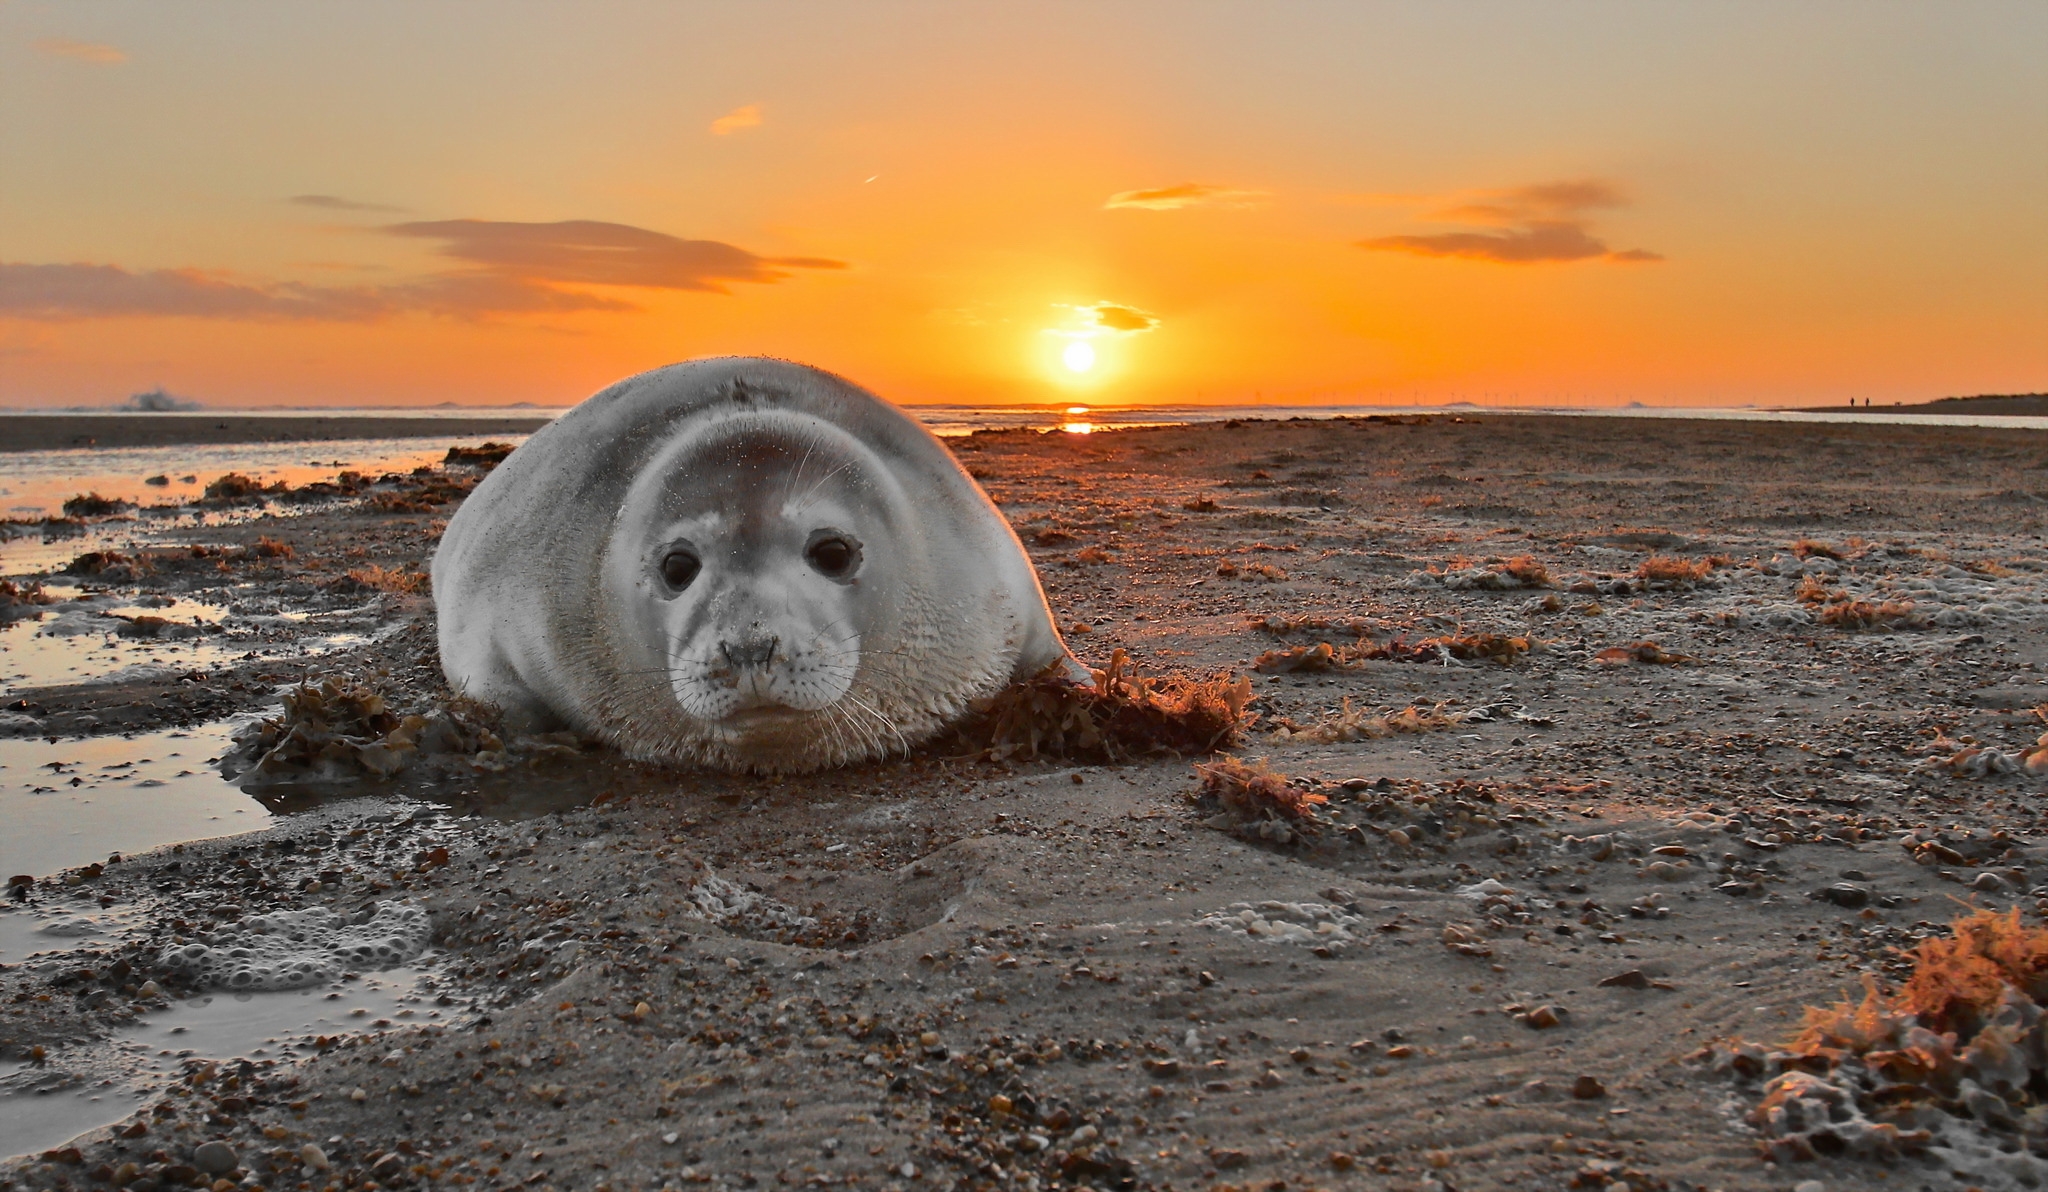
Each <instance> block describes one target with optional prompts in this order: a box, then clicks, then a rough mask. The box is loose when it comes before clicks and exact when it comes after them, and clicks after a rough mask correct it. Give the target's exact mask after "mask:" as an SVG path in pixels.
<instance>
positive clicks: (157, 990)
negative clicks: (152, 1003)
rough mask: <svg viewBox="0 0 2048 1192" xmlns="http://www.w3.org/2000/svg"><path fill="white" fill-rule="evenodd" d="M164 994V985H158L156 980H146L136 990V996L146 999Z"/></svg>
mask: <svg viewBox="0 0 2048 1192" xmlns="http://www.w3.org/2000/svg"><path fill="white" fill-rule="evenodd" d="M163 995H164V991H163V987H162V986H161V985H158V984H157V983H156V982H154V981H144V982H143V983H142V988H140V989H138V990H136V991H135V996H136V997H139V998H142V999H143V1000H145V1001H147V1000H148V999H150V998H154V997H162V996H163Z"/></svg>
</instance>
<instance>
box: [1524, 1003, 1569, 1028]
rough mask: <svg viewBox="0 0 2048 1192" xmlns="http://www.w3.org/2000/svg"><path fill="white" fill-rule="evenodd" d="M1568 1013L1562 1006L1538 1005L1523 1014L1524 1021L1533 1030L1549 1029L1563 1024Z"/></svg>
mask: <svg viewBox="0 0 2048 1192" xmlns="http://www.w3.org/2000/svg"><path fill="white" fill-rule="evenodd" d="M1566 1013H1567V1011H1566V1010H1565V1009H1564V1008H1563V1007H1562V1006H1538V1007H1536V1008H1535V1009H1534V1010H1531V1011H1529V1012H1528V1013H1527V1014H1525V1015H1523V1016H1522V1023H1523V1025H1525V1026H1527V1027H1528V1028H1529V1029H1530V1030H1532V1031H1547V1030H1549V1029H1550V1028H1551V1027H1554V1026H1563V1025H1564V1018H1565V1014H1566Z"/></svg>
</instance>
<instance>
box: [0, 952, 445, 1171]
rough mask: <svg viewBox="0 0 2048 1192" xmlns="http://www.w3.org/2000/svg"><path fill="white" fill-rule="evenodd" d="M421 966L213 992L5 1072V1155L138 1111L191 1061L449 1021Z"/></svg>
mask: <svg viewBox="0 0 2048 1192" xmlns="http://www.w3.org/2000/svg"><path fill="white" fill-rule="evenodd" d="M431 984H432V976H431V974H430V973H429V972H428V971H427V970H426V969H424V968H422V967H419V966H417V965H414V966H408V967H405V968H397V969H392V970H390V971H388V972H381V973H372V974H368V975H365V976H363V977H361V978H352V979H344V980H342V981H337V982H334V983H333V984H330V985H327V986H325V987H323V988H318V989H300V990H288V991H283V992H277V993H212V994H202V995H200V996H198V997H194V998H191V999H188V1000H186V1001H183V1002H173V1003H172V1004H171V1006H170V1008H169V1009H167V1010H162V1011H159V1012H157V1013H154V1014H151V1015H148V1016H147V1017H145V1018H142V1019H140V1020H139V1021H138V1022H137V1023H136V1025H135V1026H133V1027H131V1028H129V1029H128V1030H125V1031H122V1032H120V1033H119V1034H117V1035H115V1036H114V1037H113V1038H111V1039H108V1040H106V1041H105V1042H102V1043H98V1044H93V1045H90V1046H86V1047H79V1048H73V1049H67V1050H65V1051H60V1052H57V1053H55V1054H53V1055H51V1056H50V1057H49V1058H48V1059H47V1061H46V1063H45V1066H43V1067H40V1068H38V1067H34V1066H30V1065H22V1066H21V1067H19V1068H18V1069H17V1070H15V1071H13V1072H9V1073H7V1074H5V1075H0V1159H4V1158H10V1157H13V1156H16V1155H23V1154H30V1153H33V1152H36V1151H41V1150H47V1149H49V1148H51V1147H55V1146H60V1145H62V1144H63V1143H64V1142H66V1141H68V1140H70V1139H72V1138H76V1137H77V1136H78V1135H80V1134H83V1133H85V1132H86V1131H88V1130H94V1129H98V1128H99V1127H101V1126H107V1125H111V1124H113V1123H114V1122H118V1121H120V1120H121V1119H123V1118H125V1117H127V1116H128V1115H130V1114H132V1113H134V1112H135V1111H136V1110H137V1109H138V1108H140V1107H141V1105H142V1104H143V1102H144V1101H145V1100H147V1099H148V1098H149V1097H150V1096H151V1095H152V1094H154V1093H156V1092H158V1091H159V1088H160V1086H161V1083H162V1082H163V1081H164V1080H165V1079H167V1078H169V1077H171V1076H173V1075H175V1074H177V1073H178V1071H179V1070H180V1068H181V1067H182V1066H183V1065H184V1063H185V1061H187V1060H189V1059H207V1060H231V1059H251V1060H279V1061H290V1060H293V1059H297V1058H300V1057H302V1056H305V1055H309V1054H311V1053H312V1052H313V1050H314V1045H315V1040H317V1039H318V1038H320V1037H323V1036H326V1037H330V1038H331V1037H338V1036H348V1035H360V1034H365V1033H369V1032H372V1031H378V1030H383V1029H386V1028H389V1027H394V1026H398V1025H421V1024H425V1023H433V1022H442V1021H448V1020H452V1019H453V1018H454V1017H455V1016H456V1015H457V1014H458V1013H459V1012H458V1011H454V1010H443V1009H440V1008H437V1007H436V1006H435V1005H434V1004H433V1001H432V998H433V993H432V990H431V988H430V986H431Z"/></svg>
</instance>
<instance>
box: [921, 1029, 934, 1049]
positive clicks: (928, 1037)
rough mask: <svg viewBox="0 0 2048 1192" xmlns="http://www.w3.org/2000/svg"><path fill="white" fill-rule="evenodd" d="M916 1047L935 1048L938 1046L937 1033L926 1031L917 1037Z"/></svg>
mask: <svg viewBox="0 0 2048 1192" xmlns="http://www.w3.org/2000/svg"><path fill="white" fill-rule="evenodd" d="M917 1045H918V1046H919V1047H937V1046H938V1045H939V1033H938V1032H937V1031H926V1032H925V1033H924V1034H922V1035H919V1036H918V1037H917Z"/></svg>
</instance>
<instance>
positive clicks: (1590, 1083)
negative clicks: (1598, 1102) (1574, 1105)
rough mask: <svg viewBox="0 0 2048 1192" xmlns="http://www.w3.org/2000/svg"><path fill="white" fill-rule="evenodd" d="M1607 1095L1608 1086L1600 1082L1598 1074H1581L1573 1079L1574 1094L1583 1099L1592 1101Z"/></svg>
mask: <svg viewBox="0 0 2048 1192" xmlns="http://www.w3.org/2000/svg"><path fill="white" fill-rule="evenodd" d="M1606 1095H1607V1086H1606V1085H1604V1084H1601V1083H1600V1078H1599V1077H1598V1076H1581V1077H1579V1078H1578V1079H1577V1080H1574V1081H1572V1096H1574V1097H1577V1098H1578V1099H1579V1100H1581V1101H1592V1100H1595V1099H1597V1098H1600V1097H1604V1096H1606Z"/></svg>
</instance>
